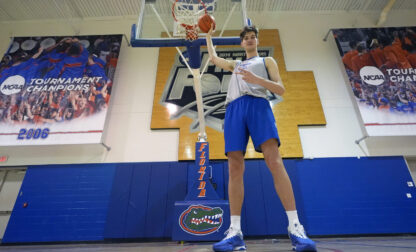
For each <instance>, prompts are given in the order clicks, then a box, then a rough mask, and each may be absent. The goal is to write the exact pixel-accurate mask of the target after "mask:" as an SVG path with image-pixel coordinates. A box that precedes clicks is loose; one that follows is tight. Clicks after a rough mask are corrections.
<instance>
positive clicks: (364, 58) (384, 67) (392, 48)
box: [332, 27, 416, 136]
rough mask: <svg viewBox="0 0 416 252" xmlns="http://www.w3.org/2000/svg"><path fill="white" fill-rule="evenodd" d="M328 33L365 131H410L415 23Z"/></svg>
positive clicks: (414, 107)
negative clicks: (335, 48)
mask: <svg viewBox="0 0 416 252" xmlns="http://www.w3.org/2000/svg"><path fill="white" fill-rule="evenodd" d="M332 31H333V34H334V37H335V41H336V43H337V46H338V49H339V52H340V55H341V57H342V62H343V64H344V67H345V71H346V74H347V76H348V81H349V86H350V88H351V90H352V94H353V96H354V99H355V102H356V104H357V106H358V108H359V111H360V114H361V118H362V121H363V123H364V127H365V130H366V132H367V134H368V135H369V136H399V135H416V27H392V28H386V27H383V28H357V29H355V28H354V29H333V30H332Z"/></svg>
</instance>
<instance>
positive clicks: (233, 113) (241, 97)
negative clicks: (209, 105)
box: [206, 26, 316, 251]
mask: <svg viewBox="0 0 416 252" xmlns="http://www.w3.org/2000/svg"><path fill="white" fill-rule="evenodd" d="M212 33H213V29H212V28H211V30H210V31H209V32H208V34H207V36H206V41H207V47H208V53H209V56H210V60H211V62H213V63H214V64H215V65H216V66H218V67H220V68H223V69H224V70H228V71H232V72H233V73H232V76H231V80H230V84H229V87H228V92H227V98H226V102H225V103H226V113H225V122H224V139H225V153H226V155H227V157H228V167H229V174H230V176H229V184H228V194H229V201H230V212H231V225H230V228H229V229H228V231H227V232H228V233H227V236H226V237H225V238H224V239H223V240H222V241H220V242H218V243H215V244H214V246H213V249H214V251H233V250H245V249H246V246H245V243H244V241H243V234H242V232H241V224H240V219H241V218H240V216H241V207H242V203H243V198H244V185H243V175H244V154H245V152H246V148H247V143H248V138H249V135H250V136H251V138H252V140H253V144H254V147H255V149H256V151H258V152H263V154H264V159H265V162H266V164H267V167H268V168H269V169H270V171H271V174H272V176H273V180H274V186H275V188H276V192H277V194H278V196H279V197H280V200H281V202H282V204H283V207H284V208H285V210H286V213H287V216H288V220H289V226H288V232H289V237H290V239H291V241H292V246H293V249H294V250H296V251H316V246H315V243H314V242H313V241H312V240H310V239H309V238H308V237H307V236H306V234H305V231H304V229H303V226H302V225H301V224H300V223H299V219H298V215H297V211H296V205H295V198H294V195H293V190H292V184H291V182H290V179H289V176H288V175H287V173H286V169H285V167H284V165H283V161H282V157H281V155H280V152H279V146H280V140H279V135H278V133H277V127H276V122H275V119H274V115H273V112H272V110H271V107H270V104H269V102H268V100H267V91H270V92H272V93H275V94H277V95H280V96H281V95H283V93H284V92H285V88H284V87H283V84H282V79H281V78H280V75H279V69H278V67H277V64H276V61H275V60H274V59H273V58H272V57H266V58H261V57H259V54H258V52H257V45H258V38H257V35H258V30H257V29H256V28H255V27H254V26H251V27H245V28H244V30H243V31H242V32H241V34H240V38H241V47H242V48H244V50H245V51H246V57H247V59H246V60H244V61H238V60H235V61H234V60H226V59H223V58H220V57H218V56H217V53H216V52H215V48H214V46H213V44H212V39H211V37H212Z"/></svg>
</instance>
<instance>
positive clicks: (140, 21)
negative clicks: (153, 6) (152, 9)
mask: <svg viewBox="0 0 416 252" xmlns="http://www.w3.org/2000/svg"><path fill="white" fill-rule="evenodd" d="M145 8H146V1H145V0H143V1H142V2H141V4H140V13H139V17H138V19H137V25H136V37H135V39H138V38H140V36H141V33H142V27H143V16H144V11H145Z"/></svg>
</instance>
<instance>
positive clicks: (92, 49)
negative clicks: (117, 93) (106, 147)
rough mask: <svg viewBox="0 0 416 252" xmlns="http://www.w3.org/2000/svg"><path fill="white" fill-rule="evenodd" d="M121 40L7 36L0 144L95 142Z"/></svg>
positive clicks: (0, 79) (0, 70)
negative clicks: (9, 40)
mask: <svg viewBox="0 0 416 252" xmlns="http://www.w3.org/2000/svg"><path fill="white" fill-rule="evenodd" d="M121 41H122V35H101V36H75V37H15V38H13V39H12V42H11V44H10V47H9V49H8V50H7V52H6V54H5V55H4V57H3V58H2V61H1V65H0V146H11V145H50V144H86V143H101V137H102V133H103V129H104V123H105V118H106V114H107V109H108V104H109V101H110V97H111V89H112V87H113V79H114V73H115V70H116V67H117V61H118V55H119V52H120V46H121Z"/></svg>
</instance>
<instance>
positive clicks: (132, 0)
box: [0, 0, 416, 22]
mask: <svg viewBox="0 0 416 252" xmlns="http://www.w3.org/2000/svg"><path fill="white" fill-rule="evenodd" d="M141 1H143V0H0V22H2V21H12V22H13V21H28V20H42V19H48V20H51V19H52V20H54V19H57V20H62V19H100V18H112V17H113V18H120V17H136V16H137V15H138V12H139V8H140V2H141ZM169 1H171V0H157V1H156V4H155V6H156V9H157V10H158V11H159V13H161V14H167V13H169V12H170V6H171V4H170V2H169ZM221 1H223V0H218V3H219V4H218V11H221V12H227V11H229V10H230V9H231V4H224V2H223V3H221ZM388 3H392V4H393V5H392V8H391V10H414V11H416V0H247V9H248V11H249V12H250V11H254V12H262V11H276V12H285V11H296V12H328V11H346V12H349V11H375V12H380V13H381V12H382V11H383V9H384V8H385V7H386V6H388Z"/></svg>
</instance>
